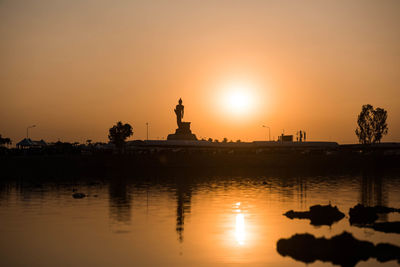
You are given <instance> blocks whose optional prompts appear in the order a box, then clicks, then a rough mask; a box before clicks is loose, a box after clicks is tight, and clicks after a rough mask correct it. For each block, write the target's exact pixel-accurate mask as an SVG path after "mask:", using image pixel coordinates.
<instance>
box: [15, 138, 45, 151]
mask: <svg viewBox="0 0 400 267" xmlns="http://www.w3.org/2000/svg"><path fill="white" fill-rule="evenodd" d="M45 146H47V143H46V142H45V141H44V140H43V139H42V140H40V141H34V140H32V139H30V138H24V139H23V140H21V141H20V142H18V143H17V148H20V149H24V148H42V147H45Z"/></svg>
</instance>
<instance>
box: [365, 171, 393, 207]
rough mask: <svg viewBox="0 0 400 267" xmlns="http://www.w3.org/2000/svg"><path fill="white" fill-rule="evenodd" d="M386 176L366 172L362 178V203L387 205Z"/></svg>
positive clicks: (366, 204)
mask: <svg viewBox="0 0 400 267" xmlns="http://www.w3.org/2000/svg"><path fill="white" fill-rule="evenodd" d="M383 180H384V178H383V177H382V176H378V175H374V174H372V175H371V174H364V175H363V176H362V178H361V186H360V203H361V204H363V205H364V206H376V205H380V206H385V205H387V193H386V189H385V186H384V181H383Z"/></svg>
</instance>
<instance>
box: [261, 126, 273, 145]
mask: <svg viewBox="0 0 400 267" xmlns="http://www.w3.org/2000/svg"><path fill="white" fill-rule="evenodd" d="M262 127H263V128H268V137H269V139H268V141H271V128H270V127H269V126H265V125H263V126H262ZM265 139H266V138H265Z"/></svg>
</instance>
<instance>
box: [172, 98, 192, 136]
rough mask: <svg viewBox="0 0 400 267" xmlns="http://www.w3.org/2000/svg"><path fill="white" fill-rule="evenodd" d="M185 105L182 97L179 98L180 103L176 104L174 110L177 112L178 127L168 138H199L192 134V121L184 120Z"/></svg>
mask: <svg viewBox="0 0 400 267" xmlns="http://www.w3.org/2000/svg"><path fill="white" fill-rule="evenodd" d="M184 108H185V107H184V106H183V105H182V99H181V98H179V101H178V105H176V107H175V109H174V111H175V114H176V123H177V124H178V129H176V130H175V133H174V134H169V135H168V137H167V139H168V140H197V138H196V135H195V134H192V131H191V130H190V122H183V121H182V119H183V114H184Z"/></svg>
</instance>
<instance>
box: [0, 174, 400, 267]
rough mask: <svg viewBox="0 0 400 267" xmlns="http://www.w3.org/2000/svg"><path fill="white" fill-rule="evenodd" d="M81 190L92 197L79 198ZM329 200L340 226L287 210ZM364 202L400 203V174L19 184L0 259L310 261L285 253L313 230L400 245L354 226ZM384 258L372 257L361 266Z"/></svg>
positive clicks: (7, 195) (1, 227) (7, 197)
mask: <svg viewBox="0 0 400 267" xmlns="http://www.w3.org/2000/svg"><path fill="white" fill-rule="evenodd" d="M73 190H77V191H78V192H83V193H86V194H88V195H89V197H86V198H83V199H74V198H73V197H72V193H73ZM329 202H330V203H332V204H333V205H337V206H338V208H339V209H340V210H341V211H342V212H344V213H345V214H346V217H345V218H344V219H342V220H341V221H339V222H338V223H335V224H333V225H332V226H331V227H329V226H321V227H315V226H312V225H310V221H309V220H296V219H295V220H290V219H288V218H286V217H285V216H283V215H282V214H283V213H284V212H286V211H288V210H290V209H294V210H306V209H308V207H309V206H311V205H314V204H328V203H329ZM357 203H364V204H370V205H376V204H380V205H388V206H393V207H400V176H393V175H390V176H368V175H364V176H363V175H344V176H312V177H300V176H299V177H297V176H296V175H285V176H279V175H276V176H263V175H258V176H256V177H254V176H249V177H247V176H243V175H241V176H240V177H238V176H195V175H190V176H188V175H178V176H174V175H169V176H168V177H167V176H165V177H164V176H163V175H157V176H154V177H150V178H149V177H146V178H137V177H136V178H132V177H120V176H119V177H113V178H110V179H90V180H88V179H70V180H61V181H57V182H52V181H51V180H46V181H40V182H38V181H36V180H29V179H19V180H10V181H7V182H2V183H1V184H0V219H1V220H0V256H1V257H0V264H1V265H2V266H93V265H96V266H222V265H224V266H225V265H228V266H241V265H244V266H304V265H305V264H304V263H302V262H299V261H295V260H294V259H292V258H290V257H282V256H281V255H280V254H279V253H278V252H277V250H276V243H277V241H278V240H279V239H280V238H289V237H291V236H292V235H293V234H295V233H306V232H307V233H311V234H313V235H315V236H317V237H321V236H325V237H331V236H333V235H336V234H340V233H342V232H343V231H344V230H346V231H349V232H351V233H352V234H353V235H354V236H355V237H356V238H357V239H360V240H367V241H370V242H373V243H375V244H377V243H380V242H388V243H391V244H394V245H397V246H400V235H396V234H386V233H380V232H375V231H373V230H371V229H363V228H358V227H354V226H350V224H349V221H348V210H349V208H350V207H352V206H354V205H355V204H357ZM380 220H381V221H395V220H400V216H399V215H398V214H389V215H386V216H382V217H381V218H380ZM377 264H380V263H378V262H377V261H376V260H374V259H373V260H368V261H367V262H359V263H358V265H357V266H376V265H377ZM381 265H382V266H397V265H398V263H397V262H396V261H390V262H387V263H385V264H381ZM311 266H331V264H330V263H323V262H321V261H316V262H315V263H313V264H311Z"/></svg>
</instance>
